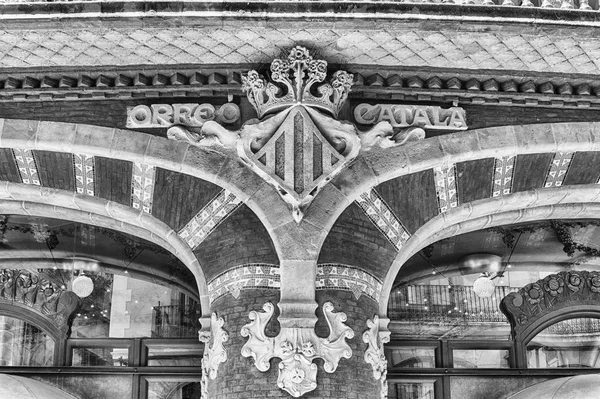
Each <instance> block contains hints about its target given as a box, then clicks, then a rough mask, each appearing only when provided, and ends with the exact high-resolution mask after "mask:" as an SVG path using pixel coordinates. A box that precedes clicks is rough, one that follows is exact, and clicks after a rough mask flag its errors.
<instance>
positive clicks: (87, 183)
mask: <svg viewBox="0 0 600 399" xmlns="http://www.w3.org/2000/svg"><path fill="white" fill-rule="evenodd" d="M73 169H74V171H75V184H76V185H77V194H86V195H94V157H93V156H91V155H84V154H73Z"/></svg>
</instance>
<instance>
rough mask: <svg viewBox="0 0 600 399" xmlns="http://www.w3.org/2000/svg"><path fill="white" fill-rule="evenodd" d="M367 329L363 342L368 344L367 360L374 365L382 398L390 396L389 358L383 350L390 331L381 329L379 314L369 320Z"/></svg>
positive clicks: (388, 340)
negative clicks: (388, 388) (388, 380)
mask: <svg viewBox="0 0 600 399" xmlns="http://www.w3.org/2000/svg"><path fill="white" fill-rule="evenodd" d="M367 327H368V328H369V329H368V330H367V331H365V332H364V333H363V336H362V339H363V342H364V343H366V344H368V345H369V346H368V348H367V350H366V351H365V362H367V363H368V364H370V365H371V367H373V377H374V378H375V379H376V380H378V381H379V382H380V384H381V387H380V389H381V391H380V392H381V398H382V399H385V398H387V396H388V390H387V381H386V376H387V359H386V358H385V353H384V351H383V344H384V343H387V342H390V332H389V331H385V332H384V331H381V332H380V331H379V316H377V315H375V316H374V317H373V320H367Z"/></svg>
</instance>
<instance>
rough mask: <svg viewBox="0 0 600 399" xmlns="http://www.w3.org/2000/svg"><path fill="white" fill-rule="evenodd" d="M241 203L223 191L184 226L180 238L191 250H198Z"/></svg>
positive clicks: (232, 195)
mask: <svg viewBox="0 0 600 399" xmlns="http://www.w3.org/2000/svg"><path fill="white" fill-rule="evenodd" d="M241 203H242V202H241V201H240V199H239V198H237V197H236V196H235V195H234V194H233V193H231V192H229V191H227V190H223V191H221V192H220V193H219V194H217V196H216V197H215V198H214V199H213V200H212V201H211V202H209V203H208V204H206V205H205V206H204V208H202V209H201V210H200V212H198V213H197V214H196V215H195V216H194V217H193V218H192V219H191V220H190V221H189V222H188V223H187V224H186V225H185V226H183V228H182V229H181V230H180V231H179V236H180V237H181V238H182V239H183V240H184V241H185V242H187V244H188V245H189V246H190V248H196V247H197V246H198V245H200V243H201V242H202V241H204V239H205V238H206V237H208V235H209V234H210V233H211V231H213V230H214V228H215V227H217V226H218V225H219V223H221V222H222V221H223V220H225V218H226V217H227V216H229V214H231V212H233V211H234V210H236V209H237V207H238V206H239V205H240V204H241Z"/></svg>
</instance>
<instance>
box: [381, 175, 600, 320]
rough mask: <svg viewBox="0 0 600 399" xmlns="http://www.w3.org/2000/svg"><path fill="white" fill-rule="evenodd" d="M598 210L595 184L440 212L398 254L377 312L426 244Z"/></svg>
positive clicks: (599, 193)
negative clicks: (406, 264)
mask: <svg viewBox="0 0 600 399" xmlns="http://www.w3.org/2000/svg"><path fill="white" fill-rule="evenodd" d="M599 211H600V189H599V188H598V186H596V185H583V186H565V187H559V188H543V189H537V190H531V191H522V192H518V193H515V194H510V195H506V196H502V197H495V198H490V199H486V200H479V201H474V202H472V203H467V204H464V205H462V206H459V207H457V208H454V209H451V210H449V211H447V212H446V213H442V214H439V215H437V216H436V217H434V218H433V219H431V220H430V221H429V222H427V223H425V224H424V225H423V226H422V227H421V228H420V229H419V230H417V231H416V232H415V233H414V234H413V235H412V236H411V237H410V239H409V240H408V241H407V242H406V244H405V245H404V246H403V247H402V250H401V251H400V252H399V253H398V255H397V256H396V258H395V259H394V262H393V263H392V266H391V267H390V269H389V271H388V273H387V275H386V278H385V280H384V282H383V289H382V293H381V297H380V301H379V312H380V314H381V315H382V316H384V315H386V314H387V304H388V300H389V296H390V293H391V290H392V286H393V283H394V279H395V277H396V275H397V274H398V272H399V271H400V269H401V268H402V266H403V265H404V263H405V262H406V261H407V260H408V259H410V257H411V256H413V255H414V254H415V253H417V252H418V251H419V250H421V249H422V248H424V247H426V246H427V245H429V244H432V243H434V242H437V241H440V240H443V239H445V238H448V237H452V236H455V235H458V234H464V233H468V232H471V231H476V230H481V229H486V228H490V227H495V226H502V225H506V224H514V223H522V222H532V221H537V220H544V219H579V218H595V217H597V216H598V212H599Z"/></svg>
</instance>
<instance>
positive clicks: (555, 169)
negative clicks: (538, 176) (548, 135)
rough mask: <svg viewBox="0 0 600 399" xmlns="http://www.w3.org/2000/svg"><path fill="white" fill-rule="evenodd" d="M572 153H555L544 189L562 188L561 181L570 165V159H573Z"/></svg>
mask: <svg viewBox="0 0 600 399" xmlns="http://www.w3.org/2000/svg"><path fill="white" fill-rule="evenodd" d="M573 154H574V153H572V152H557V153H556V154H554V158H553V159H552V163H551V164H550V169H549V170H548V175H547V176H546V181H545V182H544V187H560V186H562V183H563V180H565V176H566V175H567V171H568V170H569V165H571V159H572V158H573Z"/></svg>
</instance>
